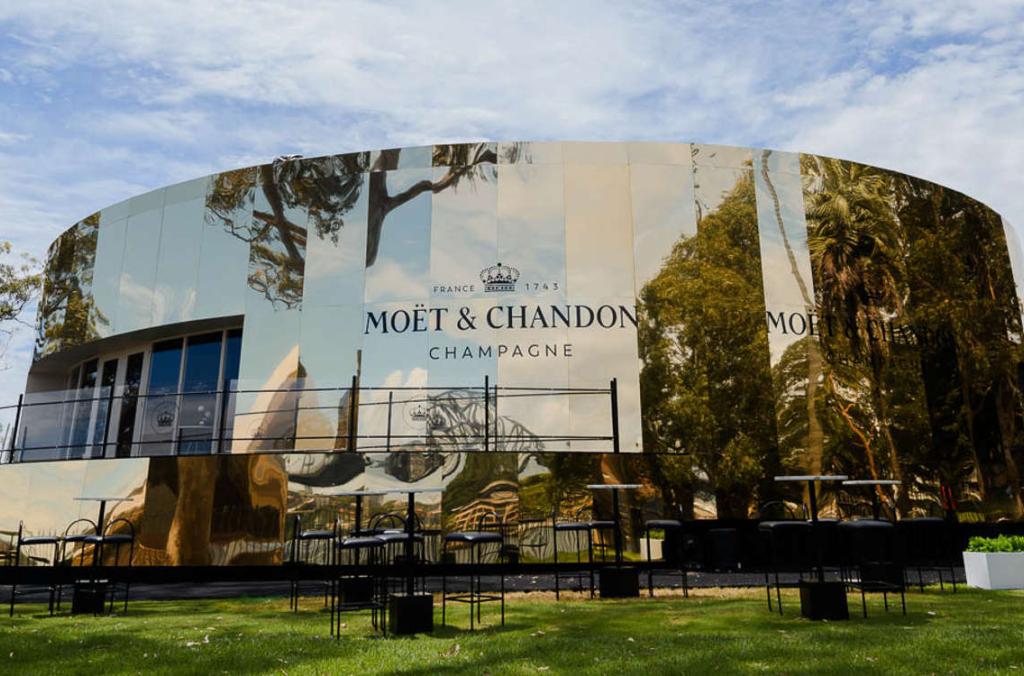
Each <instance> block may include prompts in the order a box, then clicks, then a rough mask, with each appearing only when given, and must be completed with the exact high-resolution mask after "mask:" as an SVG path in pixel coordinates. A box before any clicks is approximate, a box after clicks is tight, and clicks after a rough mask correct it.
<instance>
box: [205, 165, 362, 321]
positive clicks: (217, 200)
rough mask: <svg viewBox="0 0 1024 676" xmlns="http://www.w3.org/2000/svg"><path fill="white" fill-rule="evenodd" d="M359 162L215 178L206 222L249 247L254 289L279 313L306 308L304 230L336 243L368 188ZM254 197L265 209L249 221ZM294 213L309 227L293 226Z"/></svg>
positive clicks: (260, 170) (265, 167) (263, 168)
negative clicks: (256, 195)
mask: <svg viewBox="0 0 1024 676" xmlns="http://www.w3.org/2000/svg"><path fill="white" fill-rule="evenodd" d="M360 157H361V156H359V155H332V156H328V157H320V158H314V159H308V160H280V161H276V162H274V164H272V165H263V166H261V167H258V168H257V169H256V170H255V171H253V170H248V169H240V170H237V171H227V172H224V173H221V174H218V175H217V177H216V179H214V182H213V186H212V187H211V189H210V192H209V193H208V195H207V198H206V208H207V211H208V212H209V213H208V214H207V220H208V222H211V221H212V222H213V223H219V224H220V225H222V226H223V227H224V229H225V230H226V231H227V232H229V233H230V234H231V235H233V236H234V237H237V238H238V239H240V240H242V241H244V242H246V243H247V244H249V286H250V288H252V289H253V290H255V291H258V292H260V293H261V294H263V295H264V296H265V297H266V298H267V300H269V301H270V302H271V303H273V304H275V305H276V304H277V303H281V304H282V305H284V306H285V307H289V308H290V307H296V306H298V305H299V304H300V303H301V301H302V275H303V270H304V267H305V257H306V240H307V228H312V229H313V230H314V232H315V233H316V235H317V237H319V238H321V239H329V240H331V241H332V242H334V243H337V242H338V238H339V235H340V233H341V230H342V228H343V227H344V225H345V218H346V216H347V215H348V213H349V212H350V211H351V210H352V208H353V207H354V206H355V204H356V201H357V200H358V199H359V193H360V190H361V189H362V187H363V182H364V172H365V171H366V166H365V165H366V162H365V160H361V159H360ZM255 190H259V191H260V192H261V193H262V195H263V198H264V200H265V203H266V205H267V207H268V209H267V210H264V209H257V208H254V209H253V210H252V212H251V214H250V212H249V210H248V206H249V204H250V203H251V200H252V199H253V192H254V191H255ZM289 210H298V211H300V213H302V214H303V216H304V217H305V218H306V221H305V222H302V223H296V222H294V221H293V220H292V218H291V217H290V214H289Z"/></svg>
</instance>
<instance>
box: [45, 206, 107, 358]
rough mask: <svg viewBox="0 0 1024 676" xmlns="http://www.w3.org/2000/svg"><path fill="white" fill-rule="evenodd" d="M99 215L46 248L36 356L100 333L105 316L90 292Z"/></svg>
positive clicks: (77, 342) (89, 338) (70, 345)
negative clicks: (98, 309) (98, 308)
mask: <svg viewBox="0 0 1024 676" xmlns="http://www.w3.org/2000/svg"><path fill="white" fill-rule="evenodd" d="M99 220H100V215H99V214H98V213H96V214H93V215H92V216H89V217H88V218H86V219H84V220H82V221H80V222H79V223H77V224H76V225H75V226H74V227H72V228H70V229H68V230H67V231H65V232H64V234H62V235H61V236H60V237H59V238H58V239H57V240H56V241H55V242H54V243H53V244H52V245H51V246H50V248H49V250H48V252H47V258H46V268H45V270H44V272H43V280H42V282H43V284H42V286H43V288H42V294H41V297H40V300H39V308H38V313H37V325H36V332H37V335H36V358H39V357H42V356H46V355H48V354H52V353H54V352H57V351H59V350H62V349H66V348H69V347H73V346H75V345H80V344H82V343H86V342H89V341H92V340H96V339H97V338H99V337H100V335H101V334H100V328H101V327H103V328H105V327H106V325H107V323H108V322H109V320H108V319H107V318H106V317H104V316H101V315H99V314H98V313H97V310H96V304H95V302H94V300H93V296H92V285H93V270H94V266H95V261H96V244H97V239H98V230H99Z"/></svg>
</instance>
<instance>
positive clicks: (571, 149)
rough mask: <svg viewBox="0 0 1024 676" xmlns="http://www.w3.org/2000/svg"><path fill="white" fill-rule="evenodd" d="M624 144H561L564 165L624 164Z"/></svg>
mask: <svg viewBox="0 0 1024 676" xmlns="http://www.w3.org/2000/svg"><path fill="white" fill-rule="evenodd" d="M626 145H627V144H625V143H615V142H612V143H608V142H605V143H591V142H580V141H569V142H565V143H563V144H562V161H563V162H564V163H565V164H626V163H627V162H628V161H629V160H628V158H627V156H626Z"/></svg>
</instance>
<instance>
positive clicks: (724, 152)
mask: <svg viewBox="0 0 1024 676" xmlns="http://www.w3.org/2000/svg"><path fill="white" fill-rule="evenodd" d="M690 148H691V152H692V155H693V163H694V164H696V165H699V166H705V167H722V168H728V169H749V168H750V165H751V160H752V151H751V149H750V148H737V147H735V146H720V145H708V144H704V143H694V144H693V145H692V146H690Z"/></svg>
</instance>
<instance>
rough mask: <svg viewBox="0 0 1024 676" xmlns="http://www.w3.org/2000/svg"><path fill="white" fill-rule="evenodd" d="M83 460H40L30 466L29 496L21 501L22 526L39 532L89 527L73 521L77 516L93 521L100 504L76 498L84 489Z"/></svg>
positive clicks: (79, 530)
mask: <svg viewBox="0 0 1024 676" xmlns="http://www.w3.org/2000/svg"><path fill="white" fill-rule="evenodd" d="M86 466H87V465H86V463H84V462H43V463H39V464H36V465H34V466H33V468H32V473H31V480H30V484H29V494H28V500H27V501H26V502H25V503H23V504H22V509H23V512H22V514H23V516H22V518H21V520H22V521H24V522H25V527H26V528H27V529H28V530H29V531H30V532H33V533H36V534H40V535H64V533H65V532H68V533H72V534H77V533H87V532H90V531H92V527H91V525H90V524H88V523H85V522H80V523H75V522H76V521H78V519H80V518H85V519H90V520H91V521H92V522H93V523H95V521H96V518H97V515H98V512H99V507H98V505H97V504H96V503H94V502H84V501H81V500H77V499H76V498H81V497H90V496H85V495H84V493H83V490H84V485H85V470H86Z"/></svg>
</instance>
